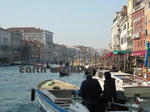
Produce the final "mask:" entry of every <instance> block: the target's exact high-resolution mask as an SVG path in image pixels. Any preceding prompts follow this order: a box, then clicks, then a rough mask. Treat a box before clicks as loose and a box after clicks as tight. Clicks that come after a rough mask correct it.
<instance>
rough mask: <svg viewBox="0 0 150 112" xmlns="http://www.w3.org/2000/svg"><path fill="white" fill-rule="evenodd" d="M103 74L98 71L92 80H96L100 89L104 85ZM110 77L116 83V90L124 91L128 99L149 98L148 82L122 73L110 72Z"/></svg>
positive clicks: (149, 87) (149, 86) (149, 88)
mask: <svg viewBox="0 0 150 112" xmlns="http://www.w3.org/2000/svg"><path fill="white" fill-rule="evenodd" d="M104 72H106V71H101V70H99V71H98V72H97V73H96V76H95V77H94V78H96V79H98V81H99V83H100V84H101V86H102V88H103V85H104V80H105V78H104ZM111 74H112V77H113V78H114V79H115V82H116V89H117V90H121V91H124V93H125V95H126V96H127V97H129V98H134V97H135V96H140V97H144V98H147V97H150V84H149V83H148V81H146V80H143V79H141V78H139V77H137V76H136V75H132V74H127V73H122V72H111Z"/></svg>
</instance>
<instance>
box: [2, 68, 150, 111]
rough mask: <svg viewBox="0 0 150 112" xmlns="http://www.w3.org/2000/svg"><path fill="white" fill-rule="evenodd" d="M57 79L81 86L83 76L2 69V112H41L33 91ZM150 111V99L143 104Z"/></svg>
mask: <svg viewBox="0 0 150 112" xmlns="http://www.w3.org/2000/svg"><path fill="white" fill-rule="evenodd" d="M45 79H57V80H61V81H66V82H68V83H72V84H75V85H77V86H80V84H81V82H82V80H84V79H85V76H84V75H83V74H71V75H69V76H67V77H59V74H58V73H50V72H49V70H47V72H46V73H42V74H41V73H20V72H19V66H9V67H0V112H39V105H38V102H37V99H35V101H34V102H32V101H30V97H31V96H30V95H31V89H32V88H36V86H37V84H38V83H40V81H42V80H45ZM141 105H142V106H143V107H145V108H146V109H147V110H149V111H150V99H149V100H145V101H144V102H142V103H141Z"/></svg>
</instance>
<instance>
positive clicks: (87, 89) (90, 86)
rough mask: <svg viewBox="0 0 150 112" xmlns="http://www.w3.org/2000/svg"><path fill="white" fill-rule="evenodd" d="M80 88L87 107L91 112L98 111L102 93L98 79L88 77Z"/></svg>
mask: <svg viewBox="0 0 150 112" xmlns="http://www.w3.org/2000/svg"><path fill="white" fill-rule="evenodd" d="M86 78H87V79H86V80H84V81H83V82H82V84H81V87H80V94H81V96H82V97H83V100H84V102H83V104H84V105H86V106H87V108H88V109H89V111H90V112H98V111H97V107H96V105H97V102H98V97H99V96H100V94H101V93H102V89H101V86H100V84H99V82H98V80H97V79H93V78H92V76H91V75H88V76H87V77H86Z"/></svg>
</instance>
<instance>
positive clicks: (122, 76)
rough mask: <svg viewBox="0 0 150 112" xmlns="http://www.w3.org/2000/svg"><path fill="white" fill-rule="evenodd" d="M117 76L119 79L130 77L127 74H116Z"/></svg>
mask: <svg viewBox="0 0 150 112" xmlns="http://www.w3.org/2000/svg"><path fill="white" fill-rule="evenodd" d="M115 77H118V78H119V79H121V80H122V79H126V78H129V77H128V76H125V75H115Z"/></svg>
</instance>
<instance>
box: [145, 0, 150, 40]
mask: <svg viewBox="0 0 150 112" xmlns="http://www.w3.org/2000/svg"><path fill="white" fill-rule="evenodd" d="M145 36H146V41H149V42H150V0H146V3H145Z"/></svg>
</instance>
